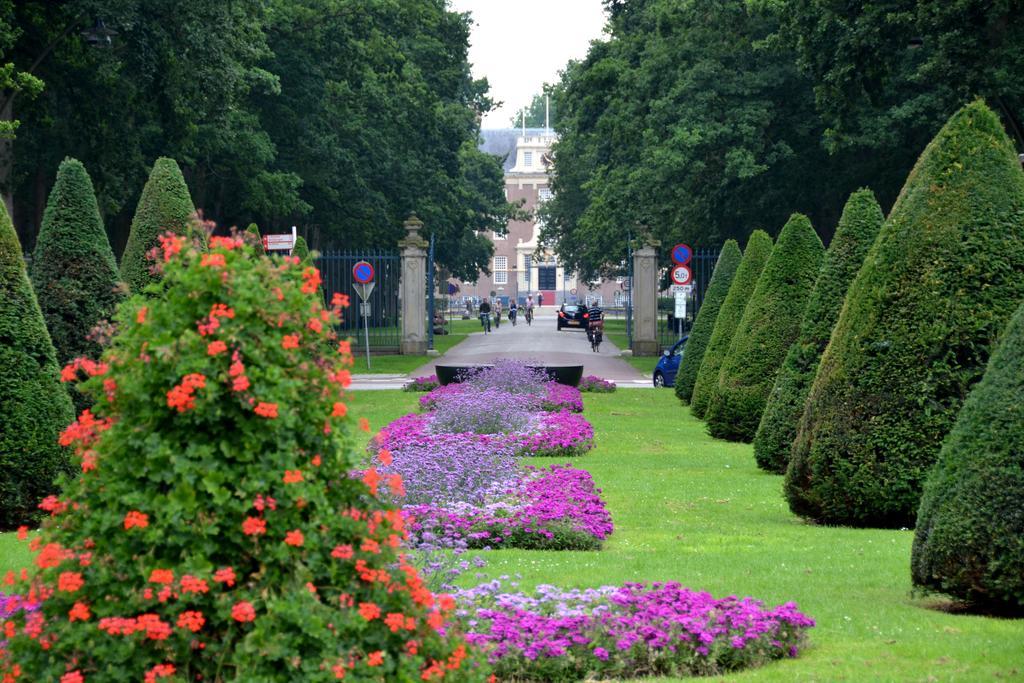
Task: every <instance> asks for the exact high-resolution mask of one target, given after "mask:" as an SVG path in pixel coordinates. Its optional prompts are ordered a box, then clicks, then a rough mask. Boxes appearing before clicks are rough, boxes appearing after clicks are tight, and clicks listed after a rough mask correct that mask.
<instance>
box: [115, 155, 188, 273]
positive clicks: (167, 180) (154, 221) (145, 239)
mask: <svg viewBox="0 0 1024 683" xmlns="http://www.w3.org/2000/svg"><path fill="white" fill-rule="evenodd" d="M195 213H196V209H195V206H193V205H192V197H191V196H190V195H189V193H188V186H187V185H186V184H185V178H184V177H183V176H182V175H181V169H180V168H178V162H176V161H175V160H174V159H168V158H167V157H160V158H159V159H157V160H156V163H155V164H153V170H152V171H151V172H150V174H149V180H147V181H146V186H145V187H144V188H143V189H142V196H141V197H139V205H138V207H137V208H136V209H135V217H134V218H132V227H131V232H129V233H128V243H127V244H125V247H124V254H122V255H121V278H122V279H123V280H124V281H125V282H126V283H128V286H129V287H130V288H131V291H132V292H141V291H142V289H143V288H144V287H145V286H146V285H148V284H149V283H151V282H155V281H156V280H158V279H159V278H158V277H157V276H156V275H154V274H153V272H152V270H151V266H152V265H153V264H152V262H151V261H150V259H149V256H148V254H149V252H150V251H151V250H152V249H153V248H154V247H156V246H157V245H158V244H159V237H160V235H163V234H164V233H167V232H173V233H176V234H178V235H191V234H192V233H193V230H192V222H193V219H194V216H195ZM195 232H196V234H197V236H199V237H200V238H202V235H201V234H200V233H199V231H195Z"/></svg>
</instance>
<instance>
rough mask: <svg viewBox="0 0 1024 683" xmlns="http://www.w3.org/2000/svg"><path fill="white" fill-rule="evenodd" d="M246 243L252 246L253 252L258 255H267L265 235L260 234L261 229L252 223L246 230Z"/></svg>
mask: <svg viewBox="0 0 1024 683" xmlns="http://www.w3.org/2000/svg"><path fill="white" fill-rule="evenodd" d="M243 237H245V239H246V241H248V242H249V244H251V245H252V250H253V251H254V252H255V253H257V254H266V253H267V251H266V249H264V248H263V235H261V234H260V227H259V226H258V225H256V224H255V223H250V224H249V227H248V228H246V229H245V235H243Z"/></svg>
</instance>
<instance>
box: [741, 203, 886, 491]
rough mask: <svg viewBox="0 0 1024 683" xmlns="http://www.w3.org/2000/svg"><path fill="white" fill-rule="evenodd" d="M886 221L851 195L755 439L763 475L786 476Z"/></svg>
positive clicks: (872, 205)
mask: <svg viewBox="0 0 1024 683" xmlns="http://www.w3.org/2000/svg"><path fill="white" fill-rule="evenodd" d="M884 221H885V216H883V215H882V209H881V207H880V206H878V202H877V201H876V200H875V195H874V193H873V192H871V190H857V191H856V192H854V193H853V194H852V195H850V199H849V200H848V201H847V202H846V207H845V208H844V209H843V215H842V218H840V219H839V226H838V227H837V228H836V234H835V236H834V237H833V238H832V243H831V244H830V245H829V247H828V251H827V252H826V253H825V261H824V263H823V264H822V267H821V273H820V274H819V276H818V281H817V283H815V285H814V291H812V292H811V298H810V299H809V300H808V302H807V310H806V311H804V320H803V323H802V324H801V326H800V337H799V338H798V339H797V341H796V343H795V344H793V346H791V347H789V353H788V354H786V360H785V362H784V363H783V364H782V370H781V371H780V372H779V378H778V379H777V380H776V381H775V387H774V388H773V389H772V393H771V394H770V395H769V396H768V404H767V405H766V406H765V409H764V414H763V415H761V424H760V425H759V426H758V428H757V434H756V435H755V436H754V457H755V458H756V459H757V464H758V466H759V467H760V468H761V469H763V470H767V471H768V472H774V473H776V474H785V472H786V465H788V464H789V452H790V450H791V449H792V448H793V439H794V438H796V426H797V423H798V422H799V421H800V416H801V415H803V412H804V403H806V402H807V394H808V392H810V390H811V383H812V382H813V381H814V375H815V373H816V372H817V371H818V364H819V363H820V362H821V354H822V352H823V351H824V350H825V347H826V346H828V339H829V336H831V334H832V328H833V327H834V326H835V323H836V319H837V318H838V317H839V311H840V310H841V309H842V307H843V301H844V300H845V299H846V290H847V289H849V287H850V283H851V282H852V281H853V278H854V277H855V276H856V275H857V271H858V270H860V267H861V265H862V264H863V263H864V257H865V256H866V255H867V253H868V249H870V248H871V245H872V244H873V243H874V241H875V238H876V237H877V236H878V231H879V229H880V228H881V227H882V223H883V222H884Z"/></svg>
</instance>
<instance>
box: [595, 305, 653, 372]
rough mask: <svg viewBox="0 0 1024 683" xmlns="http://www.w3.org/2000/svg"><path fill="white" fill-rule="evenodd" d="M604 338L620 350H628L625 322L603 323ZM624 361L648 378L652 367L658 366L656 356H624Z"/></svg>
mask: <svg viewBox="0 0 1024 683" xmlns="http://www.w3.org/2000/svg"><path fill="white" fill-rule="evenodd" d="M604 336H605V338H606V339H608V340H609V341H610V342H611V343H612V344H615V345H616V346H617V347H619V349H620V350H626V349H628V348H629V338H628V337H627V336H626V321H625V319H622V320H611V319H606V320H605V321H604ZM622 360H624V361H626V362H627V363H629V364H630V365H632V366H633V367H634V368H636V369H637V370H639V371H640V372H642V373H643V374H644V375H647V376H650V374H651V373H652V372H654V366H655V365H657V364H658V357H657V356H624V357H623V358H622Z"/></svg>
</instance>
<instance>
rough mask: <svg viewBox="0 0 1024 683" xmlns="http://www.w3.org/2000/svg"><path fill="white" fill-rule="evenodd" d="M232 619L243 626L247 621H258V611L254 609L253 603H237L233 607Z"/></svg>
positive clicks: (243, 601)
mask: <svg viewBox="0 0 1024 683" xmlns="http://www.w3.org/2000/svg"><path fill="white" fill-rule="evenodd" d="M231 618H232V619H234V620H235V621H240V622H242V623H243V624H244V623H245V622H247V621H254V620H255V619H256V610H255V609H253V607H252V603H250V602H246V601H245V600H242V601H241V602H236V603H235V604H234V605H233V606H232V607H231Z"/></svg>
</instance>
